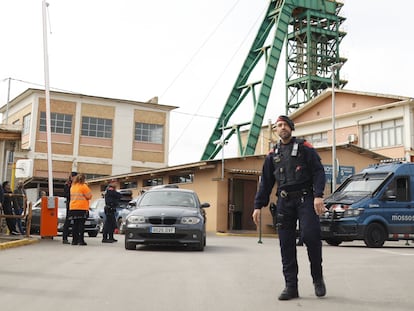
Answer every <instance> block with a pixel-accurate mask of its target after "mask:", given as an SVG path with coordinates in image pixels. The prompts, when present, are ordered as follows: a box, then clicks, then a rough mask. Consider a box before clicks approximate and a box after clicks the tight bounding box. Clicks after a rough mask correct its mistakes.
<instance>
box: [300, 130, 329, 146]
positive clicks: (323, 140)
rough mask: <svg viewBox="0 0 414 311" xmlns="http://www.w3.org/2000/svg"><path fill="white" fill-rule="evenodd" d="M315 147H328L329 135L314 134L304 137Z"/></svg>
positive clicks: (325, 133)
mask: <svg viewBox="0 0 414 311" xmlns="http://www.w3.org/2000/svg"><path fill="white" fill-rule="evenodd" d="M303 138H304V139H306V141H308V142H309V143H310V144H312V145H313V146H321V145H327V144H328V133H327V132H323V133H314V134H310V135H306V136H304V137H303Z"/></svg>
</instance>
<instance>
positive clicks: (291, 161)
mask: <svg viewBox="0 0 414 311" xmlns="http://www.w3.org/2000/svg"><path fill="white" fill-rule="evenodd" d="M275 183H277V197H278V199H277V218H278V221H277V222H278V234H279V241H280V249H281V256H282V264H283V274H284V277H285V282H286V287H287V288H295V289H297V286H298V277H297V275H298V263H297V254H296V224H297V220H298V219H299V224H300V228H301V235H302V238H303V242H304V243H305V245H306V247H307V251H308V257H309V261H310V268H311V275H312V278H313V282H314V283H317V282H320V281H323V276H322V242H321V232H320V224H319V216H318V215H317V214H316V213H315V211H314V205H313V203H314V202H313V200H314V197H323V192H324V188H325V172H324V168H323V165H322V163H321V159H320V157H319V155H318V154H317V152H316V151H315V149H314V148H313V147H312V146H311V145H310V144H309V143H307V142H306V141H304V140H300V139H296V138H295V137H292V139H291V140H290V142H289V143H288V144H283V143H282V142H279V143H278V144H277V145H276V146H275V148H274V149H273V150H272V151H271V152H270V153H269V154H268V155H267V157H266V159H265V161H264V164H263V172H262V178H261V182H260V186H259V190H258V192H257V193H256V197H255V201H254V207H255V209H260V208H262V207H263V206H267V205H268V204H269V196H270V194H271V192H272V189H273V186H274V184H275Z"/></svg>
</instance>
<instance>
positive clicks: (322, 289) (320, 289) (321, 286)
mask: <svg viewBox="0 0 414 311" xmlns="http://www.w3.org/2000/svg"><path fill="white" fill-rule="evenodd" d="M313 286H315V295H316V296H318V297H323V296H325V295H326V286H325V282H324V280H323V279H320V280H319V281H316V282H315V283H313Z"/></svg>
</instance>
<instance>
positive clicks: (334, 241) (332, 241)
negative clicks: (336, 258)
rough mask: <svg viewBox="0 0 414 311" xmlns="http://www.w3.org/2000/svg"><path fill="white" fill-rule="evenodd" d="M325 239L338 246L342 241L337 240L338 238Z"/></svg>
mask: <svg viewBox="0 0 414 311" xmlns="http://www.w3.org/2000/svg"><path fill="white" fill-rule="evenodd" d="M325 241H326V243H328V244H329V245H331V246H338V245H339V244H341V243H342V241H341V240H337V239H326V240H325Z"/></svg>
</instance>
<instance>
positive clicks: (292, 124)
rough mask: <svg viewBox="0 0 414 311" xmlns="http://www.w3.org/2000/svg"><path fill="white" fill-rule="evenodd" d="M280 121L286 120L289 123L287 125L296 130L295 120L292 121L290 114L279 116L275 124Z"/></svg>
mask: <svg viewBox="0 0 414 311" xmlns="http://www.w3.org/2000/svg"><path fill="white" fill-rule="evenodd" d="M279 121H284V122H286V123H287V125H289V127H290V129H291V130H292V131H294V130H295V123H293V121H292V120H291V119H289V117H288V116H284V115H281V116H279V117H278V118H277V120H276V122H275V126H276V123H277V122H279Z"/></svg>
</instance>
